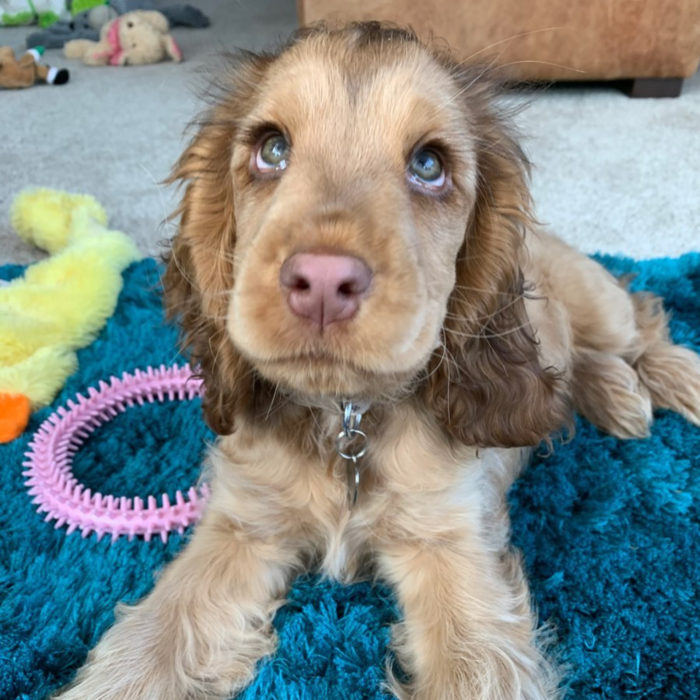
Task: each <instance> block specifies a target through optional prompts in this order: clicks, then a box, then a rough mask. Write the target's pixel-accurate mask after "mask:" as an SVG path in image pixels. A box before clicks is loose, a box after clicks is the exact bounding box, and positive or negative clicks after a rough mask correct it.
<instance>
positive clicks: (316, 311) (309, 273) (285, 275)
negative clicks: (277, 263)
mask: <svg viewBox="0 0 700 700" xmlns="http://www.w3.org/2000/svg"><path fill="white" fill-rule="evenodd" d="M371 282H372V271H371V270H370V269H369V267H367V264H366V263H365V262H364V261H363V260H360V258H355V257H353V256H350V255H321V254H318V253H296V254H295V255H291V256H290V257H288V258H287V259H286V260H285V261H284V263H283V264H282V268H281V269H280V283H281V285H282V288H283V289H284V290H285V291H286V292H287V303H288V304H289V308H290V309H291V310H292V312H293V313H295V314H296V315H297V316H301V317H302V318H308V319H310V320H312V321H313V322H314V323H317V324H318V325H319V326H320V327H321V328H325V327H326V326H328V325H330V324H331V323H335V322H336V321H345V320H347V319H349V318H352V317H353V316H354V315H355V314H356V313H357V310H358V309H359V308H360V302H361V300H362V298H363V297H364V296H365V295H366V294H367V290H368V289H369V285H370V283H371Z"/></svg>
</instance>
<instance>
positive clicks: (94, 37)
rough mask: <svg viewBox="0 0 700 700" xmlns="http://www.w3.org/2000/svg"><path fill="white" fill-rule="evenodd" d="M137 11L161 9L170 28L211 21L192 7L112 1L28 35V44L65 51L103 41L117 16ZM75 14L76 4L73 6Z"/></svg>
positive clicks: (150, 0)
mask: <svg viewBox="0 0 700 700" xmlns="http://www.w3.org/2000/svg"><path fill="white" fill-rule="evenodd" d="M134 10H158V12H161V13H162V14H164V15H165V17H166V18H167V20H168V23H169V24H170V27H171V28H172V27H195V28H202V27H208V26H209V24H210V22H209V18H208V17H207V16H206V15H205V14H204V13H203V12H202V11H201V10H200V9H199V8H197V7H193V6H192V5H160V4H159V5H158V6H157V7H156V6H155V4H154V3H153V0H111V1H110V4H109V5H97V7H92V8H91V9H87V10H84V11H83V12H78V13H77V14H74V15H73V17H71V18H70V19H66V20H61V21H59V22H56V23H55V24H52V25H51V26H50V27H47V28H46V29H41V30H39V31H36V32H32V33H31V34H29V35H28V36H27V39H26V44H27V48H28V49H30V48H32V46H44V47H46V48H47V49H62V48H63V47H64V46H65V45H66V42H68V41H73V40H74V39H90V41H99V39H100V29H102V27H103V26H104V25H105V24H107V22H111V21H112V20H113V19H114V18H115V17H116V16H117V15H124V14H126V13H127V12H133V11H134ZM73 11H74V12H75V3H73Z"/></svg>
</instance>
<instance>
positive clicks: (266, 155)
mask: <svg viewBox="0 0 700 700" xmlns="http://www.w3.org/2000/svg"><path fill="white" fill-rule="evenodd" d="M288 156H289V144H288V143H287V139H285V138H284V136H282V134H272V135H271V136H268V137H267V138H266V139H265V140H264V141H263V142H262V145H261V146H260V149H259V150H258V153H257V155H256V158H255V164H256V166H257V168H258V170H261V171H263V172H265V171H270V170H284V168H286V167H287V157H288Z"/></svg>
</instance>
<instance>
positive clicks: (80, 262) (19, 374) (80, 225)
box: [0, 189, 141, 442]
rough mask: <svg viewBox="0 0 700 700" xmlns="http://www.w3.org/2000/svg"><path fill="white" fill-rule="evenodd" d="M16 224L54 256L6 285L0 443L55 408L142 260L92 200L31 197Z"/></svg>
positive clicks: (20, 202)
mask: <svg viewBox="0 0 700 700" xmlns="http://www.w3.org/2000/svg"><path fill="white" fill-rule="evenodd" d="M11 219H12V225H13V227H14V228H15V230H16V231H17V233H18V234H19V236H20V237H22V238H23V239H24V240H26V241H28V242H31V243H34V244H35V245H37V246H39V247H40V248H43V249H44V250H46V251H48V252H49V253H51V257H49V258H47V259H45V260H42V261H41V262H38V263H35V264H34V265H31V266H29V267H28V268H27V269H26V271H25V273H24V275H23V276H22V277H18V278H16V279H14V280H12V281H11V282H9V283H5V284H3V285H2V286H0V310H2V312H1V313H0V442H9V441H10V440H13V439H14V438H16V437H18V436H19V435H21V434H22V432H23V431H24V428H25V427H26V425H27V422H28V421H29V416H30V414H31V411H33V410H36V409H37V408H41V407H42V406H46V405H47V404H49V403H51V401H52V400H53V398H54V397H55V396H56V394H57V393H58V391H59V390H60V388H61V387H62V386H63V384H64V382H65V380H66V378H67V377H68V376H69V375H70V374H72V373H73V372H74V371H75V370H76V368H77V366H78V360H77V356H76V354H75V350H76V349H78V348H81V347H84V346H86V345H88V344H89V343H91V342H92V341H93V340H94V338H95V337H96V335H97V333H98V332H99V330H100V329H101V328H102V326H103V325H104V323H105V321H106V320H107V319H108V318H109V317H110V316H111V315H112V314H113V313H114V309H115V307H116V304H117V297H118V296H119V292H120V290H121V287H122V276H121V272H122V270H123V269H124V268H126V267H127V266H128V265H129V264H130V263H132V262H135V261H136V260H138V259H139V258H140V257H141V256H140V254H139V252H138V249H137V248H136V245H135V244H134V242H133V241H132V240H131V239H130V238H129V237H128V236H126V235H125V234H123V233H121V232H119V231H111V230H109V229H108V228H107V227H106V224H107V215H106V213H105V211H104V209H103V208H102V207H101V206H100V204H99V203H98V202H97V201H96V200H95V199H93V198H92V197H90V196H87V195H75V194H68V193H66V192H59V191H57V190H46V189H37V190H27V191H24V192H22V193H20V194H19V195H18V196H17V198H16V199H15V202H14V204H13V206H12V210H11Z"/></svg>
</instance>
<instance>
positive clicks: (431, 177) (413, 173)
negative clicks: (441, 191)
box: [408, 148, 445, 189]
mask: <svg viewBox="0 0 700 700" xmlns="http://www.w3.org/2000/svg"><path fill="white" fill-rule="evenodd" d="M408 171H409V177H410V178H411V180H412V181H413V182H416V183H417V184H419V185H423V186H427V187H430V188H431V189H437V188H440V187H442V186H443V185H444V184H445V169H444V168H443V167H442V161H441V160H440V156H438V154H437V153H436V152H435V151H434V150H432V149H431V148H421V149H420V150H418V151H416V152H415V153H414V154H413V155H412V156H411V161H410V163H409V164H408Z"/></svg>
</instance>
